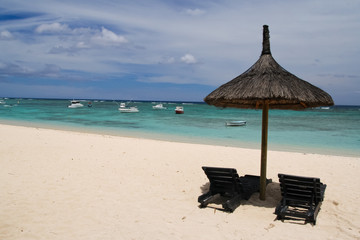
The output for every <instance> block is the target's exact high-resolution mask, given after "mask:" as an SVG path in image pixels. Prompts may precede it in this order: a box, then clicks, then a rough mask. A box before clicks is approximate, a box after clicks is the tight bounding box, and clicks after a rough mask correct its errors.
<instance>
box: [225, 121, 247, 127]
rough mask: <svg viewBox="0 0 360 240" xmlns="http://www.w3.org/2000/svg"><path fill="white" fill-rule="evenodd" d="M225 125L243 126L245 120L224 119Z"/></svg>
mask: <svg viewBox="0 0 360 240" xmlns="http://www.w3.org/2000/svg"><path fill="white" fill-rule="evenodd" d="M225 125H226V126H229V127H237V126H245V125H246V121H226V122H225Z"/></svg>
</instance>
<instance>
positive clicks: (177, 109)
mask: <svg viewBox="0 0 360 240" xmlns="http://www.w3.org/2000/svg"><path fill="white" fill-rule="evenodd" d="M175 113H176V114H183V113H184V107H182V106H177V107H176V108H175Z"/></svg>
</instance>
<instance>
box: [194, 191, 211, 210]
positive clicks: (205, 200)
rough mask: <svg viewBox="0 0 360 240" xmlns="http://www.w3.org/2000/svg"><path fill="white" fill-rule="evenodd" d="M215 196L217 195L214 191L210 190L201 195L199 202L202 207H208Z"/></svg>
mask: <svg viewBox="0 0 360 240" xmlns="http://www.w3.org/2000/svg"><path fill="white" fill-rule="evenodd" d="M214 196H215V195H213V194H212V192H210V191H209V192H207V193H205V194H203V195H201V196H199V197H198V202H199V203H200V207H201V208H204V207H206V206H207V205H208V204H209V202H210V201H211V199H212V198H213V197H214Z"/></svg>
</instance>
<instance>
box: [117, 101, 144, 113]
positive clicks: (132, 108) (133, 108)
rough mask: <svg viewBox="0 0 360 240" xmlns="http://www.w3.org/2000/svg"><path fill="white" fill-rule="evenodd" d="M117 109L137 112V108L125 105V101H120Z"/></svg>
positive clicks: (123, 111) (122, 111) (124, 111)
mask: <svg viewBox="0 0 360 240" xmlns="http://www.w3.org/2000/svg"><path fill="white" fill-rule="evenodd" d="M119 111H120V112H121V113H137V112H139V109H138V108H137V107H127V106H126V104H125V103H120V107H119Z"/></svg>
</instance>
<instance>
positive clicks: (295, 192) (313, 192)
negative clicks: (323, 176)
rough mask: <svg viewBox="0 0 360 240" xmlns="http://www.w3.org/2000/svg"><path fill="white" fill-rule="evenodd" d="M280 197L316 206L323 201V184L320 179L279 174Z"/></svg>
mask: <svg viewBox="0 0 360 240" xmlns="http://www.w3.org/2000/svg"><path fill="white" fill-rule="evenodd" d="M278 176H279V181H280V187H281V195H282V196H283V197H284V198H285V200H290V201H298V202H307V203H309V204H317V203H319V202H321V201H323V195H324V194H323V192H324V190H323V184H322V183H321V182H320V178H311V177H300V176H293V175H286V174H279V175H278Z"/></svg>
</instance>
